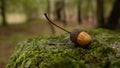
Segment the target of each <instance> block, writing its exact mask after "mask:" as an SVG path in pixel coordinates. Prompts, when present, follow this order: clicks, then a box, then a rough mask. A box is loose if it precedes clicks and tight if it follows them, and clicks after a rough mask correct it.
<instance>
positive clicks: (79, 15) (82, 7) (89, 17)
mask: <svg viewBox="0 0 120 68" xmlns="http://www.w3.org/2000/svg"><path fill="white" fill-rule="evenodd" d="M44 13H47V14H48V16H49V18H50V19H51V20H52V21H54V23H56V24H58V25H59V26H61V27H63V28H65V29H67V30H69V31H71V30H73V29H76V28H78V29H85V30H88V29H96V28H106V29H110V30H117V31H120V29H119V28H120V27H119V26H120V23H119V17H120V0H0V68H4V67H5V65H6V64H7V63H8V60H9V58H10V55H11V54H12V53H13V51H14V49H15V46H16V45H17V43H18V42H19V41H22V40H25V39H27V38H30V37H34V36H38V35H45V36H48V35H61V34H64V33H66V32H64V31H63V30H61V29H59V28H57V27H54V26H53V25H51V24H50V23H49V22H48V21H47V19H46V18H45V17H44Z"/></svg>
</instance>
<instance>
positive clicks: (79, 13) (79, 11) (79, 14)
mask: <svg viewBox="0 0 120 68" xmlns="http://www.w3.org/2000/svg"><path fill="white" fill-rule="evenodd" d="M77 11H78V12H77V13H78V14H77V15H78V17H77V18H78V23H79V24H81V1H80V0H78V3H77Z"/></svg>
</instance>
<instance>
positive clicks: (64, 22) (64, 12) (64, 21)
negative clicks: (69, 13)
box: [62, 0, 67, 26]
mask: <svg viewBox="0 0 120 68" xmlns="http://www.w3.org/2000/svg"><path fill="white" fill-rule="evenodd" d="M62 3H63V7H62V8H63V24H64V26H66V25H67V21H66V11H65V6H66V3H65V0H62Z"/></svg>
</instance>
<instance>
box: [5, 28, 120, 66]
mask: <svg viewBox="0 0 120 68" xmlns="http://www.w3.org/2000/svg"><path fill="white" fill-rule="evenodd" d="M88 32H89V33H90V34H91V35H92V38H93V42H92V43H91V45H90V46H89V47H88V48H81V47H77V45H75V44H73V43H72V42H71V41H70V40H69V35H68V34H65V35H62V36H55V37H43V36H38V37H34V38H30V39H28V40H25V41H23V42H20V43H19V44H18V45H17V47H16V49H15V52H14V54H13V55H12V56H11V58H10V60H9V63H8V65H7V68H17V67H18V68H119V67H120V34H118V33H117V34H116V33H115V32H112V31H109V30H103V29H96V30H92V31H88Z"/></svg>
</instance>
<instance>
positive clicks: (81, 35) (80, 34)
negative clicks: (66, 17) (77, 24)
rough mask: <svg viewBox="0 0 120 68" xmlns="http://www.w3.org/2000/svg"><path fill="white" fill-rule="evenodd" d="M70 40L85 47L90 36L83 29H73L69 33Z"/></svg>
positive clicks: (89, 40) (90, 39)
mask: <svg viewBox="0 0 120 68" xmlns="http://www.w3.org/2000/svg"><path fill="white" fill-rule="evenodd" d="M70 40H71V41H72V42H73V43H75V44H79V45H80V46H83V47H86V46H88V45H89V44H90V43H91V41H92V38H91V36H90V35H89V34H88V33H86V32H85V31H82V30H79V29H75V30H73V31H72V32H71V34H70Z"/></svg>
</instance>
